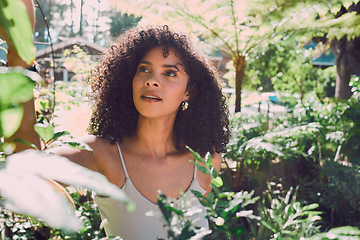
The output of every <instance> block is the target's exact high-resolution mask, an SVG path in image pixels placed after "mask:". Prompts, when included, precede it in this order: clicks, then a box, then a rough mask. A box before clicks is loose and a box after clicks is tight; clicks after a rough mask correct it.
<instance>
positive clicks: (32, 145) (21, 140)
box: [13, 138, 38, 150]
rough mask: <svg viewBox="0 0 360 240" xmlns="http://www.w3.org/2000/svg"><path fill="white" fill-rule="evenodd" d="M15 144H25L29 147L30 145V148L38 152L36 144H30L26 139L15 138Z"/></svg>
mask: <svg viewBox="0 0 360 240" xmlns="http://www.w3.org/2000/svg"><path fill="white" fill-rule="evenodd" d="M13 142H14V143H15V142H20V143H24V144H27V145H29V146H30V147H32V148H34V149H37V150H38V147H37V146H36V145H35V144H33V143H31V142H28V141H26V140H24V139H20V138H15V139H14V140H13Z"/></svg>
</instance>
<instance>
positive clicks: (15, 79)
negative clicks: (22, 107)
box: [0, 68, 39, 109]
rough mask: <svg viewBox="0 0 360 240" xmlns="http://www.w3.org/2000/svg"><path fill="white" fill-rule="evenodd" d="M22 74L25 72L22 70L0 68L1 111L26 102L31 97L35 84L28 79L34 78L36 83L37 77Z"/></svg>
mask: <svg viewBox="0 0 360 240" xmlns="http://www.w3.org/2000/svg"><path fill="white" fill-rule="evenodd" d="M24 73H26V72H24V70H23V69H22V68H8V69H5V68H0V89H2V91H1V94H0V104H1V109H3V106H7V105H10V104H17V103H21V102H26V101H28V100H30V99H31V98H32V97H33V88H34V87H35V82H34V81H31V79H32V78H30V77H34V80H36V81H37V80H38V79H39V76H38V75H34V74H35V73H34V74H30V75H25V74H24ZM35 76H37V77H35Z"/></svg>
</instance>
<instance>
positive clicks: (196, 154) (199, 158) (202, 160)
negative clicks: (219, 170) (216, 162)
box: [186, 146, 206, 166]
mask: <svg viewBox="0 0 360 240" xmlns="http://www.w3.org/2000/svg"><path fill="white" fill-rule="evenodd" d="M186 148H187V149H189V151H190V152H191V153H192V155H193V156H194V158H195V161H198V162H201V163H203V164H204V165H205V166H206V162H205V161H204V159H203V158H202V157H201V156H200V155H199V154H198V153H197V152H195V151H194V150H192V149H191V148H190V147H188V146H186Z"/></svg>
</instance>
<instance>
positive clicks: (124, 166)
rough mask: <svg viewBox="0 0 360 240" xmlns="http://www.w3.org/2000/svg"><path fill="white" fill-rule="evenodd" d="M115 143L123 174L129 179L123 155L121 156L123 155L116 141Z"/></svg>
mask: <svg viewBox="0 0 360 240" xmlns="http://www.w3.org/2000/svg"><path fill="white" fill-rule="evenodd" d="M116 145H117V147H118V150H119V155H120V159H121V163H122V166H123V169H124V172H125V176H126V178H127V179H129V174H128V171H127V169H126V165H125V161H124V157H123V155H122V152H121V149H120V146H119V144H118V143H117V142H116Z"/></svg>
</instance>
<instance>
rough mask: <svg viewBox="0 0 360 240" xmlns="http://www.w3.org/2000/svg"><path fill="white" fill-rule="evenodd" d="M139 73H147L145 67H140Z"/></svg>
mask: <svg viewBox="0 0 360 240" xmlns="http://www.w3.org/2000/svg"><path fill="white" fill-rule="evenodd" d="M139 72H144V73H148V72H149V70H148V69H147V68H146V67H145V66H140V67H139Z"/></svg>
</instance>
